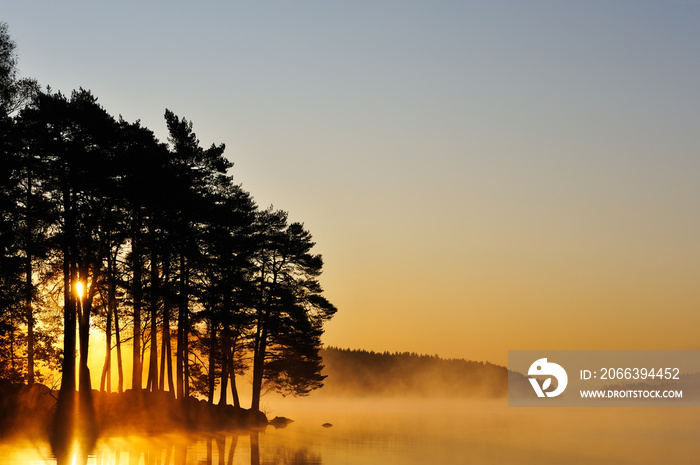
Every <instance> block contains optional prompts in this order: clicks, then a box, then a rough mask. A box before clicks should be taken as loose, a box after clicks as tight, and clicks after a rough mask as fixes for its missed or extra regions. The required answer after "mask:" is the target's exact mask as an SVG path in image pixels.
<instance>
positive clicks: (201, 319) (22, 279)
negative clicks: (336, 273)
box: [0, 23, 336, 430]
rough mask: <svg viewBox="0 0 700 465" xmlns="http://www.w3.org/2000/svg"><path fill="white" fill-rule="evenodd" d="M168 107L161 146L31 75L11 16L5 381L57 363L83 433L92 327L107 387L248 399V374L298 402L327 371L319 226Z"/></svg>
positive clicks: (263, 387)
mask: <svg viewBox="0 0 700 465" xmlns="http://www.w3.org/2000/svg"><path fill="white" fill-rule="evenodd" d="M164 117H165V123H166V125H167V128H168V132H169V136H168V141H167V143H162V142H160V141H159V140H157V139H156V137H155V135H154V133H153V132H152V131H151V130H149V129H148V128H145V127H143V126H142V125H141V124H140V122H139V121H136V122H127V121H125V120H123V119H122V118H121V117H119V118H118V119H117V118H114V117H113V116H112V115H110V114H109V113H108V112H107V111H106V110H105V109H104V108H103V107H102V106H101V105H100V104H99V103H98V100H97V98H96V97H95V96H94V95H93V94H92V93H91V92H90V91H88V90H84V89H79V90H75V91H73V92H72V93H71V94H70V95H64V94H63V93H61V92H54V91H52V90H51V89H50V88H49V87H47V88H46V89H42V88H41V87H40V86H39V84H38V83H37V82H36V81H34V80H32V79H20V78H19V75H18V71H17V54H16V52H15V44H14V42H13V41H12V40H11V38H10V36H9V32H8V26H7V24H5V23H0V134H1V135H2V136H1V140H0V157H2V160H1V162H0V170H1V172H0V270H1V271H0V379H2V380H6V381H9V382H12V383H26V384H27V385H30V386H31V385H33V384H34V383H38V382H44V383H49V382H50V381H51V376H50V374H51V373H56V372H60V391H59V395H58V403H57V407H56V418H63V419H69V418H72V412H74V411H75V409H76V405H79V407H78V410H79V411H80V412H81V414H80V416H79V417H80V418H81V420H80V421H87V422H88V424H86V425H83V426H84V427H85V428H87V429H88V430H89V429H90V424H91V423H94V421H95V419H94V417H95V407H94V402H93V399H92V398H91V392H92V389H93V388H98V387H97V386H92V382H91V377H90V367H89V366H88V351H89V347H90V345H89V343H90V336H91V334H94V333H95V332H96V331H100V332H102V333H103V334H104V340H105V359H104V362H103V365H102V367H101V382H100V386H99V391H101V392H104V393H110V392H113V391H114V392H118V393H122V392H124V391H126V390H127V389H131V390H132V391H141V390H144V391H149V392H152V393H161V392H162V393H167V395H169V396H171V397H172V398H173V399H182V400H186V399H189V398H191V397H193V396H196V397H198V398H200V399H204V400H205V401H206V403H208V404H209V405H214V404H218V405H222V406H224V405H226V403H227V399H229V398H231V399H232V403H233V406H234V407H235V408H242V407H243V405H242V401H241V399H240V397H239V394H238V387H237V385H236V381H237V378H239V377H240V376H241V375H244V374H245V375H246V376H248V377H249V378H251V379H252V398H251V401H250V405H249V407H250V410H251V411H253V412H259V410H260V397H261V396H262V395H263V394H264V393H265V392H266V391H268V390H272V391H278V392H281V393H284V394H292V395H305V394H308V393H309V392H310V391H311V390H313V389H316V388H318V387H320V386H321V385H322V381H323V378H324V376H323V375H322V374H321V369H322V361H321V357H320V356H319V349H320V347H321V340H320V338H321V335H322V333H323V324H324V323H325V322H326V321H328V320H329V319H330V318H331V317H332V316H333V314H334V313H335V312H336V308H335V307H334V306H333V305H332V304H331V303H330V302H329V301H328V300H327V299H326V298H325V297H324V296H323V291H322V288H321V286H320V284H319V281H318V278H319V276H320V274H321V271H322V266H323V262H322V259H321V256H320V255H318V254H315V253H313V251H312V249H313V246H314V242H313V240H312V236H311V234H310V232H309V231H308V230H306V229H305V227H304V225H303V224H302V223H299V222H292V221H290V220H289V218H288V214H287V213H286V212H284V211H279V210H275V209H274V208H273V207H269V208H266V209H261V208H259V207H258V206H257V205H256V204H255V202H254V200H253V197H252V195H251V194H250V193H248V192H247V191H245V190H244V189H243V187H242V186H241V185H239V184H236V183H235V182H234V180H233V177H232V175H231V168H232V165H233V164H232V163H231V162H230V161H229V160H228V159H227V158H226V157H225V156H224V149H225V147H224V145H223V144H220V145H216V144H212V145H211V146H210V147H208V148H205V147H202V146H201V144H200V142H199V140H198V139H197V136H196V134H195V132H194V130H193V124H192V122H191V121H188V120H187V119H185V118H182V117H179V116H177V115H175V114H174V113H173V112H172V111H170V110H165V115H164ZM73 354H77V357H76V356H73ZM127 357H129V361H130V363H129V364H128V365H130V370H131V372H130V373H128V372H126V370H125V368H124V365H126V364H127V363H126V360H125V359H126V358H127ZM115 378H116V379H115ZM76 380H77V384H76ZM56 381H57V380H56ZM76 391H77V392H79V396H78V398H77V400H76V398H75V394H74V393H75V392H76ZM215 394H216V396H215ZM76 402H77V403H76ZM66 421H70V420H66Z"/></svg>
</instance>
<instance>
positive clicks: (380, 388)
mask: <svg viewBox="0 0 700 465" xmlns="http://www.w3.org/2000/svg"><path fill="white" fill-rule="evenodd" d="M321 356H322V357H323V361H324V364H325V368H324V369H323V373H324V374H325V375H327V376H328V377H327V378H326V380H325V384H324V387H323V389H321V390H320V391H319V392H318V395H328V396H350V397H355V396H357V397H370V396H406V397H416V396H418V397H481V398H483V397H487V398H490V397H502V396H506V395H507V392H508V372H507V369H506V367H502V366H498V365H494V364H492V363H488V362H474V361H469V360H462V359H443V358H439V357H438V356H433V355H419V354H416V353H409V352H403V353H398V352H397V353H389V352H383V353H377V352H368V351H366V350H350V349H339V348H335V347H328V348H325V349H323V350H322V351H321Z"/></svg>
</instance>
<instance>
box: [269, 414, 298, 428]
mask: <svg viewBox="0 0 700 465" xmlns="http://www.w3.org/2000/svg"><path fill="white" fill-rule="evenodd" d="M293 422H294V420H290V419H289V418H285V417H275V418H273V419H272V420H270V422H269V423H270V425H272V426H274V427H275V428H284V427H285V426H287V425H288V424H290V423H293Z"/></svg>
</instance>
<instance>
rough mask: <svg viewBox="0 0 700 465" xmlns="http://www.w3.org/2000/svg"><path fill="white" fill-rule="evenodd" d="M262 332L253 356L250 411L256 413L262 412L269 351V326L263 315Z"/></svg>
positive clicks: (260, 331) (257, 339)
mask: <svg viewBox="0 0 700 465" xmlns="http://www.w3.org/2000/svg"><path fill="white" fill-rule="evenodd" d="M261 318H262V321H261V322H260V323H259V324H262V326H263V327H262V330H259V331H258V333H259V334H260V336H259V338H256V343H255V349H256V350H255V353H254V355H253V394H252V401H251V404H250V409H251V410H253V411H256V412H259V411H260V397H261V394H262V383H263V378H264V368H265V367H264V363H265V351H266V350H267V325H266V324H265V316H264V315H263V316H262V317H261Z"/></svg>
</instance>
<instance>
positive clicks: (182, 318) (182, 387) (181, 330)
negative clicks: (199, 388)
mask: <svg viewBox="0 0 700 465" xmlns="http://www.w3.org/2000/svg"><path fill="white" fill-rule="evenodd" d="M186 262H187V261H186V259H185V256H184V255H183V254H181V255H180V306H179V307H180V308H179V312H178V318H177V350H176V363H177V367H176V368H177V370H176V378H177V397H178V399H183V398H187V397H188V396H189V382H188V379H187V378H188V375H189V369H188V365H189V364H188V363H187V362H188V361H187V359H188V356H189V350H188V347H187V343H188V330H187V312H188V308H187V307H188V300H189V297H188V288H187V266H186Z"/></svg>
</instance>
